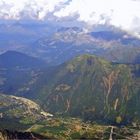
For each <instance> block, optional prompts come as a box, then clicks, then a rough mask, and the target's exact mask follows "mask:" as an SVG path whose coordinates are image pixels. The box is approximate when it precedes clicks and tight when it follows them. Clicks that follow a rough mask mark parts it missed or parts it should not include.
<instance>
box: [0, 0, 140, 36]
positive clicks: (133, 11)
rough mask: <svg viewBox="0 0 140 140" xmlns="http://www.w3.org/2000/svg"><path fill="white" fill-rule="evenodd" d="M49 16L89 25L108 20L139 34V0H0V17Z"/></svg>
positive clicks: (107, 21)
mask: <svg viewBox="0 0 140 140" xmlns="http://www.w3.org/2000/svg"><path fill="white" fill-rule="evenodd" d="M50 17H53V18H52V20H55V19H56V20H70V19H74V20H77V21H79V22H85V23H87V24H88V25H96V24H109V25H113V26H116V27H120V28H122V29H124V30H128V31H130V32H133V33H134V34H136V35H137V34H140V0H0V19H15V20H20V19H36V20H46V19H49V18H50ZM50 19H51V18H50Z"/></svg>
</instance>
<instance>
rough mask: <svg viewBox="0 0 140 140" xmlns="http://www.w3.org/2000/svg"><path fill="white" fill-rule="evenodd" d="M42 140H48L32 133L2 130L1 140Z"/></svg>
mask: <svg viewBox="0 0 140 140" xmlns="http://www.w3.org/2000/svg"><path fill="white" fill-rule="evenodd" d="M23 139H26V140H41V139H48V138H45V137H43V136H41V135H38V134H35V133H32V132H17V131H14V132H11V131H9V130H0V140H23Z"/></svg>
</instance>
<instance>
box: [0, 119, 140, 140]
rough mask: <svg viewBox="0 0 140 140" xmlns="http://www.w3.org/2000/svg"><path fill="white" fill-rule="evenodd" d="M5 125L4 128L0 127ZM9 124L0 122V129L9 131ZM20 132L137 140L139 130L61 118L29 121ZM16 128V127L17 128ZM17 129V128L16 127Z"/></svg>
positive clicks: (68, 137)
mask: <svg viewBox="0 0 140 140" xmlns="http://www.w3.org/2000/svg"><path fill="white" fill-rule="evenodd" d="M2 123H4V124H5V126H3V125H2ZM8 124H9V123H7V125H6V123H5V122H4V121H0V126H1V127H2V126H3V127H2V129H11V131H15V130H14V128H15V127H14V125H13V130H12V127H11V126H10V124H9V125H8ZM15 125H17V126H18V125H19V126H20V125H22V126H26V127H23V128H22V127H21V128H22V129H21V130H20V129H19V130H20V131H21V132H32V133H35V134H39V135H40V136H43V137H44V138H46V139H47V138H51V139H61V140H71V139H91V140H139V139H140V128H138V127H136V126H135V127H134V126H133V127H132V126H123V127H116V126H110V125H103V124H98V123H95V122H84V121H82V120H81V119H79V118H66V117H65V118H61V117H56V118H55V117H54V118H48V119H44V120H40V121H38V122H35V123H32V122H30V121H27V122H25V121H24V122H23V121H22V123H20V124H18V123H17V124H15ZM17 126H16V127H17ZM17 128H18V127H17ZM4 140H7V139H4Z"/></svg>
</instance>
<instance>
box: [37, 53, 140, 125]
mask: <svg viewBox="0 0 140 140" xmlns="http://www.w3.org/2000/svg"><path fill="white" fill-rule="evenodd" d="M55 69H56V70H55V71H54V73H53V72H52V76H50V77H51V78H49V76H47V71H46V77H45V74H44V75H43V76H42V77H40V79H41V80H40V82H41V81H44V80H45V79H46V81H47V82H46V83H42V84H41V85H42V89H40V91H39V94H38V95H37V98H38V99H40V100H41V101H43V103H42V104H46V108H47V109H48V111H50V112H52V113H56V114H57V113H58V114H67V115H70V116H79V117H82V118H84V119H86V120H101V121H105V122H109V123H121V122H122V123H128V122H129V121H132V120H133V119H134V118H135V117H134V116H135V111H136V112H137V115H136V116H138V114H140V111H139V109H138V107H137V110H133V109H132V110H131V111H130V109H129V107H128V106H130V104H131V105H132V106H131V108H133V106H134V108H135V105H134V104H133V103H134V102H135V103H137V106H139V102H138V101H137V100H136V98H137V97H139V90H140V85H139V82H138V81H139V77H136V74H138V73H140V66H139V65H137V66H135V65H124V64H115V63H110V62H107V61H105V60H103V59H100V58H98V57H95V56H92V55H83V56H79V57H77V58H75V59H73V60H72V61H69V62H68V63H65V64H63V65H61V66H59V67H58V68H55ZM136 83H137V84H136ZM38 84H39V83H38ZM43 85H44V86H43ZM133 117H134V118H133ZM137 119H138V117H137Z"/></svg>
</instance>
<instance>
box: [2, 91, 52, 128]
mask: <svg viewBox="0 0 140 140" xmlns="http://www.w3.org/2000/svg"><path fill="white" fill-rule="evenodd" d="M49 116H53V115H51V114H50V113H47V112H44V111H43V109H42V108H41V107H40V106H39V105H38V104H36V103H35V102H33V101H31V100H29V99H26V98H21V97H17V96H12V95H9V96H8V95H4V94H0V126H1V127H0V128H1V129H2V128H8V129H10V128H11V129H12V130H15V129H19V130H20V129H21V130H22V129H24V128H26V127H28V124H30V123H35V122H36V121H39V120H41V119H46V118H48V117H49ZM6 120H7V121H6ZM8 120H9V121H10V120H11V121H12V122H11V125H9V123H8ZM22 123H23V124H22ZM21 124H22V125H21ZM26 125H27V126H26Z"/></svg>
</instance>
